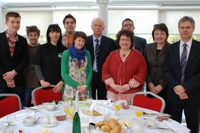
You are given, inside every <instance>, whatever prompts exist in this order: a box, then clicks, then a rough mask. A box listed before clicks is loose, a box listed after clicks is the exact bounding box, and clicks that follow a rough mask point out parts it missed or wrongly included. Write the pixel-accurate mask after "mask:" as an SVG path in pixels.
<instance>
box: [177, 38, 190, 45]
mask: <svg viewBox="0 0 200 133" xmlns="http://www.w3.org/2000/svg"><path fill="white" fill-rule="evenodd" d="M184 43H186V44H187V46H188V47H191V45H192V38H191V39H190V40H189V41H187V42H184V41H183V40H181V41H180V46H181V47H182V46H183V44H184Z"/></svg>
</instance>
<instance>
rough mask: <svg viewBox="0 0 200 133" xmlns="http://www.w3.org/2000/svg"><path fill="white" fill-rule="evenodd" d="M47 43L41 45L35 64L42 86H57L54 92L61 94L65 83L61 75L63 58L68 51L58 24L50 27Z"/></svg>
mask: <svg viewBox="0 0 200 133" xmlns="http://www.w3.org/2000/svg"><path fill="white" fill-rule="evenodd" d="M46 37H47V43H45V44H44V45H40V46H39V48H38V50H37V52H36V54H35V57H34V60H33V63H34V64H35V71H36V75H37V77H38V80H39V81H40V84H41V86H43V87H49V86H50V85H55V88H54V92H60V91H61V89H62V86H63V81H62V78H61V74H60V68H61V56H62V53H63V51H64V50H65V49H66V48H65V47H64V46H63V45H62V42H61V40H62V34H61V29H60V27H59V25H58V24H51V25H49V27H48V29H47V33H46Z"/></svg>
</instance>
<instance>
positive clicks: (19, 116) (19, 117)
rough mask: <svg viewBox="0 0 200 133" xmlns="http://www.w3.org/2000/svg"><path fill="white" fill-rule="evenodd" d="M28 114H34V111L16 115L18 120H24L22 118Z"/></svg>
mask: <svg viewBox="0 0 200 133" xmlns="http://www.w3.org/2000/svg"><path fill="white" fill-rule="evenodd" d="M27 116H34V112H27V113H23V114H17V115H16V120H22V119H24V118H26V117H27Z"/></svg>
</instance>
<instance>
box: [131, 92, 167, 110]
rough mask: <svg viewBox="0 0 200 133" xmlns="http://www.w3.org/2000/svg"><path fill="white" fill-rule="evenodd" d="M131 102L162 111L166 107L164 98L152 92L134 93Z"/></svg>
mask: <svg viewBox="0 0 200 133" xmlns="http://www.w3.org/2000/svg"><path fill="white" fill-rule="evenodd" d="M147 95H152V96H153V97H147ZM131 103H132V105H134V106H138V107H142V108H146V109H151V110H154V111H157V112H161V113H162V112H163V111H164V109H165V101H164V99H163V98H162V97H160V96H158V95H156V94H154V93H152V92H137V93H135V94H133V97H132V100H131Z"/></svg>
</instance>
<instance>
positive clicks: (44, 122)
mask: <svg viewBox="0 0 200 133" xmlns="http://www.w3.org/2000/svg"><path fill="white" fill-rule="evenodd" d="M49 123H50V119H49V115H45V116H44V118H43V119H42V124H43V125H47V124H49Z"/></svg>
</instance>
